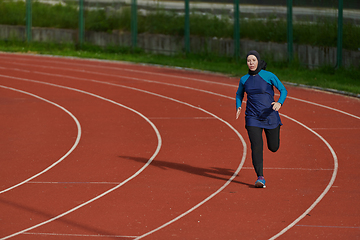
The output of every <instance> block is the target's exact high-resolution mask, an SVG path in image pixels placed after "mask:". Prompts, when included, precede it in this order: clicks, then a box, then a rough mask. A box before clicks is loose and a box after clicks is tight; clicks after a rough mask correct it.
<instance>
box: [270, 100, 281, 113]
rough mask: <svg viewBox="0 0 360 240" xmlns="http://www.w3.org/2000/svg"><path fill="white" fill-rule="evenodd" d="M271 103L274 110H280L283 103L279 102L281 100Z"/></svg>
mask: <svg viewBox="0 0 360 240" xmlns="http://www.w3.org/2000/svg"><path fill="white" fill-rule="evenodd" d="M271 105H272V109H273V110H274V111H279V110H280V108H281V106H282V105H281V103H279V102H272V103H271Z"/></svg>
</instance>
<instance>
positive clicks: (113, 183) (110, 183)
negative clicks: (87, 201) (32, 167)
mask: <svg viewBox="0 0 360 240" xmlns="http://www.w3.org/2000/svg"><path fill="white" fill-rule="evenodd" d="M28 183H29V184H30V183H32V184H109V185H118V184H120V182H35V181H31V182H28Z"/></svg>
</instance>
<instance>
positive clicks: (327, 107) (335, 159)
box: [38, 64, 360, 231]
mask: <svg viewBox="0 0 360 240" xmlns="http://www.w3.org/2000/svg"><path fill="white" fill-rule="evenodd" d="M79 65H81V64H79ZM89 66H90V65H89ZM98 67H101V66H98ZM114 69H118V68H114ZM69 70H70V69H69ZM72 70H73V71H76V70H74V69H72ZM131 71H132V70H131ZM82 72H88V73H96V72H91V71H85V70H82ZM135 72H143V73H144V72H145V71H135ZM38 73H41V72H38ZM146 73H148V74H157V73H151V72H146ZM42 74H46V73H42ZM97 74H101V73H97ZM103 75H111V74H103ZM160 75H166V76H171V77H174V76H172V75H167V74H160ZM113 76H116V75H113ZM116 77H119V76H116ZM175 77H176V76H175ZM126 78H130V79H133V80H141V81H147V82H153V83H158V84H165V85H171V86H175V87H181V88H186V89H192V90H196V91H201V92H206V93H209V94H212V92H210V91H205V90H201V89H195V88H191V87H187V86H181V85H176V84H170V83H162V82H157V81H151V80H143V79H138V78H131V77H126ZM181 78H185V79H190V80H194V81H201V82H207V83H214V82H210V81H206V80H199V79H194V78H186V77H181ZM84 80H85V79H84ZM93 82H98V83H104V82H100V81H96V80H93ZM107 84H109V83H107ZM217 84H220V85H226V86H232V87H236V85H231V84H223V83H217ZM111 85H113V84H111ZM213 95H217V96H221V97H225V98H229V99H233V98H232V97H229V96H224V95H221V94H217V93H213ZM288 98H290V99H293V100H296V101H301V102H304V103H308V104H312V105H315V106H319V107H323V108H326V109H329V110H332V111H336V112H339V113H342V114H345V115H348V116H351V117H354V118H356V119H360V117H358V116H356V115H353V114H350V113H347V112H344V111H341V110H339V109H336V108H332V107H329V106H326V105H322V104H318V103H314V102H310V101H306V100H302V99H299V98H295V97H290V96H288ZM281 115H283V116H284V117H287V118H289V119H290V120H292V121H295V122H297V123H298V124H300V125H302V126H304V127H305V128H306V129H308V130H309V131H312V132H313V133H314V134H315V135H317V136H318V137H320V138H321V140H323V141H324V143H325V144H326V145H327V146H328V148H329V147H330V148H329V149H330V151H333V150H332V148H331V146H330V144H328V143H327V142H326V140H325V139H324V138H322V137H321V135H319V134H318V133H316V132H315V131H313V130H312V129H310V128H309V127H307V126H306V125H304V124H302V123H300V122H298V121H296V120H295V119H292V118H290V117H288V116H286V115H284V114H281ZM333 157H334V162H335V163H336V164H334V166H335V167H336V169H335V167H334V172H333V177H332V179H331V180H330V183H329V185H330V184H331V185H332V184H333V181H334V180H335V178H336V173H337V162H338V160H337V157H336V155H335V156H334V155H333ZM329 185H328V187H327V188H326V189H325V190H324V192H323V194H322V195H320V196H319V198H318V199H317V200H318V201H320V200H321V199H322V198H323V197H324V196H325V194H326V193H327V192H328V188H329ZM317 203H318V202H317V201H316V202H314V204H315V205H317ZM314 204H313V205H312V207H310V208H311V209H313V208H314V207H315V205H314ZM310 208H309V209H310ZM309 209H308V211H311V209H310V210H309ZM299 218H301V216H300V217H299ZM299 218H298V219H299ZM300 220H301V219H299V220H298V221H300ZM295 221H296V220H295ZM287 230H288V229H287ZM287 230H286V231H287Z"/></svg>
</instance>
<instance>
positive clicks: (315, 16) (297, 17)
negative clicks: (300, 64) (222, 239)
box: [26, 0, 360, 67]
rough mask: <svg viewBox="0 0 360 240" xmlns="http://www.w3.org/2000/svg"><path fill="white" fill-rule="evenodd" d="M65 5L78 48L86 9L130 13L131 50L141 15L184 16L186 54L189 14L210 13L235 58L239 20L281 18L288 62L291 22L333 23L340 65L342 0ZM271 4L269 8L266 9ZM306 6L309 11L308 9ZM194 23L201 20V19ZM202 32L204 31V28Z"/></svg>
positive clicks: (142, 0) (132, 0)
mask: <svg viewBox="0 0 360 240" xmlns="http://www.w3.org/2000/svg"><path fill="white" fill-rule="evenodd" d="M248 2H249V3H251V4H252V5H251V6H248V5H246V3H248ZM50 3H51V2H50ZM64 3H66V4H73V5H77V9H78V10H77V14H78V16H77V18H78V44H79V45H80V47H81V46H82V45H83V44H84V36H85V25H86V20H87V18H88V17H90V15H89V16H87V11H85V9H90V10H91V9H99V8H101V9H104V11H103V12H102V14H110V15H111V14H116V13H118V14H120V9H122V10H124V9H128V10H129V11H128V12H129V14H130V16H129V18H130V26H128V29H125V31H126V30H128V31H130V32H131V46H132V47H137V46H138V33H139V29H138V27H139V22H141V21H149V19H145V18H143V17H141V16H142V15H149V14H151V13H154V12H156V11H157V12H166V11H171V12H172V13H174V12H176V16H183V18H182V19H183V28H180V29H178V30H177V31H183V37H184V38H183V41H184V49H183V51H184V52H186V53H188V52H191V51H192V49H191V44H190V39H191V35H192V29H193V28H194V26H195V25H196V23H193V22H191V21H192V19H193V18H192V17H191V16H192V14H198V15H200V16H201V15H205V14H213V15H214V16H217V17H218V18H222V17H224V16H226V17H228V19H229V20H230V21H231V23H232V26H233V29H232V31H233V34H232V36H231V37H232V39H233V46H234V47H233V55H234V57H235V58H236V59H238V58H239V52H240V51H239V49H240V37H241V34H242V31H241V29H242V27H244V25H241V24H240V22H241V21H246V20H247V19H251V18H257V19H262V20H263V21H267V20H268V19H271V18H276V19H278V20H279V21H281V20H282V19H284V21H285V22H286V29H285V31H284V34H286V42H287V56H288V60H289V61H292V60H293V58H294V46H293V42H294V24H293V23H294V22H304V23H306V24H308V25H309V24H312V23H313V22H315V21H330V22H331V21H332V22H334V21H335V22H336V24H335V27H336V29H334V28H332V29H331V31H333V32H334V34H333V35H334V36H335V37H336V41H337V53H336V55H337V57H336V66H337V67H340V66H342V56H343V54H342V50H343V25H344V16H343V9H344V3H343V0H326V1H325V0H318V1H314V0H287V1H286V5H285V2H284V1H280V0H266V1H264V0H251V1H247V0H233V1H230V0H224V1H221V0H207V1H206V2H205V3H202V2H201V1H197V2H196V3H190V1H189V0H184V2H182V3H181V2H177V1H171V0H169V1H146V0H77V1H72V0H65V2H64ZM33 4H34V3H33V2H32V0H26V36H27V41H29V42H30V41H32V24H33V23H32V19H33V14H35V13H33V10H32V5H33ZM240 4H241V5H240ZM270 4H272V5H271V6H269V5H270ZM347 4H348V5H349V6H348V7H350V8H360V6H359V5H360V4H359V1H358V0H354V1H352V0H349V1H347ZM309 6H310V7H311V8H309ZM294 8H296V11H294ZM121 14H123V15H124V11H121ZM164 14H165V13H164ZM160 15H161V14H160ZM174 16H175V15H174ZM92 17H93V18H95V24H98V25H99V26H100V25H101V24H111V23H103V22H96V16H92ZM194 19H195V18H194ZM324 19H328V20H324ZM122 20H123V19H121V18H120V19H119V18H117V20H116V21H122ZM195 20H196V21H201V17H199V18H197V19H195ZM195 20H194V21H195ZM158 21H161V17H159V18H158ZM354 21H355V20H354ZM93 22H94V21H93ZM94 28H95V29H96V26H95V27H94ZM140 30H141V29H140ZM203 30H204V31H205V30H206V27H205V29H203ZM335 31H336V33H335ZM285 32H286V33H285ZM170 34H171V33H170ZM268 34H269V35H270V34H271V33H270V32H269V33H268ZM306 34H307V33H306V32H305V33H303V34H301V35H305V37H306ZM308 34H311V33H308ZM180 35H181V34H180ZM315 41H316V40H315Z"/></svg>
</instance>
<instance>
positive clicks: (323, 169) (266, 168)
mask: <svg viewBox="0 0 360 240" xmlns="http://www.w3.org/2000/svg"><path fill="white" fill-rule="evenodd" d="M242 169H244V170H254V168H253V167H243V168H242ZM264 169H265V170H295V171H333V170H334V169H333V168H281V167H276V168H275V167H264Z"/></svg>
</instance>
